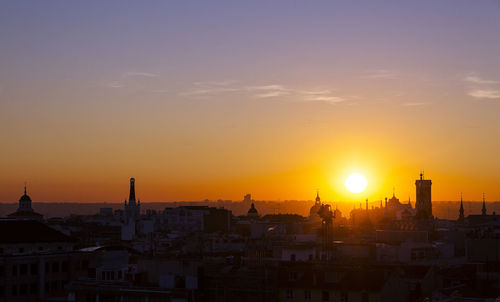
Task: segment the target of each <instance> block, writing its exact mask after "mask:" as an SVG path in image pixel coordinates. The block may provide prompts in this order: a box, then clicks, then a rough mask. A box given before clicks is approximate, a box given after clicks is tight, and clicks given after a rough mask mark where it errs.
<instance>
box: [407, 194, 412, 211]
mask: <svg viewBox="0 0 500 302" xmlns="http://www.w3.org/2000/svg"><path fill="white" fill-rule="evenodd" d="M408 207H409V208H410V209H411V208H412V207H411V199H410V196H408Z"/></svg>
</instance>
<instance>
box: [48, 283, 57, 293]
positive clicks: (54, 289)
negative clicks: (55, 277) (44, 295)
mask: <svg viewBox="0 0 500 302" xmlns="http://www.w3.org/2000/svg"><path fill="white" fill-rule="evenodd" d="M50 288H51V289H52V292H57V291H58V290H59V282H58V281H52V284H51V286H50Z"/></svg>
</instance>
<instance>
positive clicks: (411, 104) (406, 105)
mask: <svg viewBox="0 0 500 302" xmlns="http://www.w3.org/2000/svg"><path fill="white" fill-rule="evenodd" d="M427 104H428V103H424V102H407V103H402V104H401V106H404V107H419V106H424V105H427Z"/></svg>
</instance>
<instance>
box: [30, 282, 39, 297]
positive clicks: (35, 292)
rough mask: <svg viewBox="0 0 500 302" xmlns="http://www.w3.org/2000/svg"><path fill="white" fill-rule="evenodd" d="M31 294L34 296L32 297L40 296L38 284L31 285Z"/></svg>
mask: <svg viewBox="0 0 500 302" xmlns="http://www.w3.org/2000/svg"><path fill="white" fill-rule="evenodd" d="M30 294H32V295H36V294H38V284H37V283H31V285H30Z"/></svg>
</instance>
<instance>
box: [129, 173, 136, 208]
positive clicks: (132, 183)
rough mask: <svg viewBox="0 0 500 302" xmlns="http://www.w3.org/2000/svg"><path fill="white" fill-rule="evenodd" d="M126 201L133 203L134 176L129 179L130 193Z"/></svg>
mask: <svg viewBox="0 0 500 302" xmlns="http://www.w3.org/2000/svg"><path fill="white" fill-rule="evenodd" d="M128 202H129V204H135V178H131V179H130V194H129V197H128Z"/></svg>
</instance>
